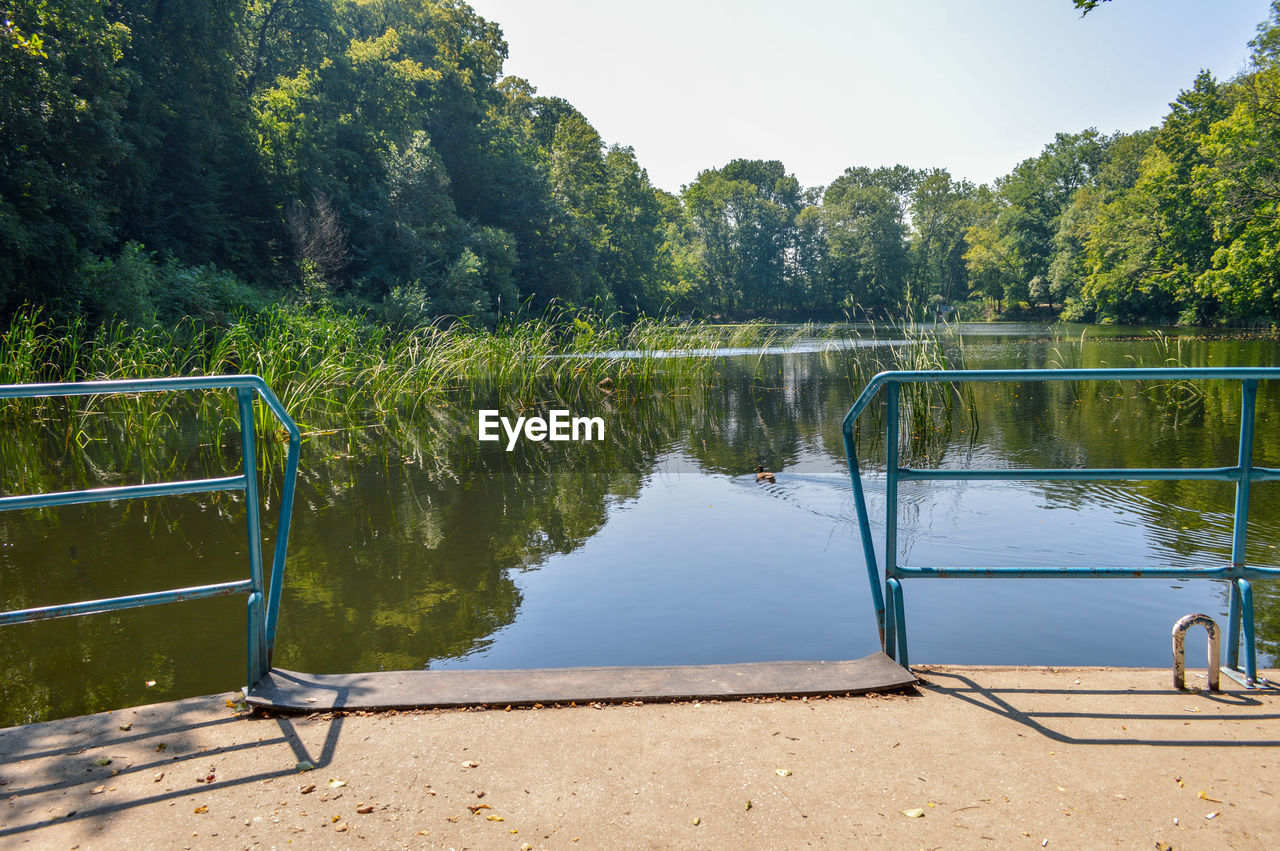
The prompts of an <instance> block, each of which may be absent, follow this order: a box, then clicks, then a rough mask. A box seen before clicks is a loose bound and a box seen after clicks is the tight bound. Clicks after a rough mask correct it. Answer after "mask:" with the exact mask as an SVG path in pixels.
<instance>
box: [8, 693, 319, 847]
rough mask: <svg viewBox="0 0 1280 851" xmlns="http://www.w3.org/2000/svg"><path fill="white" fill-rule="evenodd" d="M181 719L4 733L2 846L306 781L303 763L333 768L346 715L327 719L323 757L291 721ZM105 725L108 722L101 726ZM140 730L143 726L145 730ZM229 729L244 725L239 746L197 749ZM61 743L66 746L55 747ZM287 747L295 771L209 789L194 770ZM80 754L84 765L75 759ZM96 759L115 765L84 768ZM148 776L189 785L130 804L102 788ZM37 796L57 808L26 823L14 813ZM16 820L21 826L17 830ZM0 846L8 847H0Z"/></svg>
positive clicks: (98, 718) (97, 721)
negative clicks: (152, 809) (56, 829)
mask: <svg viewBox="0 0 1280 851" xmlns="http://www.w3.org/2000/svg"><path fill="white" fill-rule="evenodd" d="M184 714H186V713H183V712H181V711H179V712H176V713H173V717H171V718H168V719H166V720H165V722H164V723H161V724H159V725H158V726H156V727H149V728H148V729H146V730H143V731H141V732H134V731H132V730H130V731H122V730H120V729H119V726H118V724H117V723H116V722H117V721H119V720H120V717H121V715H122V713H115V714H114V717H113V716H112V715H95V716H87V717H84V718H78V719H63V720H61V721H55V722H49V723H47V724H38V725H33V726H31V727H15V728H10V729H8V730H3V731H0V765H3V766H4V769H3V775H0V797H3V799H4V800H5V801H6V803H7V804H8V805H9V811H8V812H4V811H0V840H3V839H4V838H6V837H14V836H20V835H22V834H26V833H29V832H31V831H35V830H39V829H41V828H42V827H46V826H49V825H51V824H55V823H62V822H67V821H80V820H86V819H97V818H110V817H117V816H119V815H121V814H125V813H128V812H129V811H130V810H133V809H136V808H138V807H143V806H146V805H148V804H154V803H157V802H163V801H171V800H175V799H179V798H187V797H191V796H193V795H198V794H204V793H208V792H211V791H215V790H219V789H225V788H229V787H236V786H244V785H247V784H251V783H261V782H263V781H265V780H271V779H275V778H281V777H298V776H301V775H302V774H303V772H302V771H300V770H299V769H298V767H297V764H298V763H303V762H309V763H311V765H312V766H313V767H314V768H313V769H312V770H315V769H320V768H323V767H325V766H327V765H329V764H330V763H331V762H332V761H333V757H334V753H335V751H336V749H337V744H338V739H339V738H340V736H341V733H342V726H343V720H342V717H341V716H336V717H333V718H332V719H331V720H329V722H328V724H327V730H326V734H325V739H324V741H323V743H322V744H321V745H320V748H319V752H318V753H312V752H311V751H310V750H308V749H307V747H306V745H305V744H304V743H303V741H302V738H301V736H299V734H298V732H297V729H296V727H295V724H294V720H293V719H291V718H287V717H274V718H262V717H253V716H249V715H247V714H244V713H241V714H237V715H233V716H228V717H226V718H219V719H216V720H195V719H192V720H191V721H189V722H184V720H183V715H184ZM207 714H208V713H207V711H205V712H203V713H202V716H203V717H204V718H206V719H207ZM104 720H105V721H106V722H107V723H103V722H104ZM135 723H136V724H137V726H142V724H141V723H138V722H135ZM73 724H78V725H79V726H73ZM228 725H242V726H243V732H239V731H236V732H239V735H237V736H235V738H237V739H239V741H237V742H235V743H233V744H227V745H221V746H217V747H209V746H204V745H201V744H199V742H198V740H197V738H196V734H197V732H199V731H209V730H212V729H217V728H222V727H227V726H228ZM260 725H271V727H272V728H274V729H273V731H272V732H274V733H275V735H261V732H262V730H261V726H260ZM225 732H232V731H230V730H228V731H225ZM69 738H78V739H79V742H73V743H66V742H67V739H69ZM59 740H61V741H62V742H63V743H62V744H57V742H58V741H59ZM282 744H284V745H288V747H289V748H290V750H291V751H292V755H293V764H289V765H288V766H287V767H283V768H281V769H279V770H276V771H263V772H258V773H255V774H249V775H244V776H239V777H235V778H233V779H227V780H223V779H214V780H212V781H209V782H205V781H204V780H202V779H200V778H201V776H202V775H204V772H203V771H201V770H199V769H196V768H195V766H196V764H197V763H198V762H200V761H208V760H210V759H211V758H215V757H217V756H218V755H221V754H228V753H234V752H237V751H246V750H256V749H260V748H269V747H272V746H278V745H282ZM121 751H124V752H126V753H128V754H134V753H138V752H139V751H141V752H142V753H144V754H146V757H144V758H143V759H136V760H129V759H128V757H124V758H117V757H113V756H111V754H112V753H113V752H115V753H119V752H121ZM82 754H83V755H85V759H83V760H79V759H74V757H76V756H79V755H82ZM93 754H102V755H103V756H101V757H99V759H110V760H111V762H110V763H109V764H108V765H103V766H99V765H97V764H96V762H95V763H91V764H90V765H89V766H88V767H86V762H88V761H89V760H90V759H91V758H92V756H93ZM33 761H34V762H37V763H39V764H38V765H35V766H33V767H32V768H33V770H32V771H30V772H25V771H22V770H21V769H22V767H23V764H24V763H28V764H29V763H31V762H33ZM15 770H16V771H15ZM184 772H185V774H184ZM15 773H16V776H17V779H15ZM148 773H155V774H156V775H157V776H156V777H155V779H154V781H153V782H155V783H160V782H162V780H163V779H164V778H168V779H169V780H170V782H171V783H172V782H174V780H175V778H177V777H180V776H184V777H187V778H190V779H188V780H186V781H178V782H177V783H176V785H174V786H173V787H172V788H168V789H165V790H164V791H160V792H156V793H155V794H151V795H142V796H131V797H128V798H127V799H125V800H121V799H120V798H113V797H108V796H105V795H103V794H101V792H102V790H101V789H99V787H102V786H105V785H107V784H111V783H120V782H122V781H127V780H130V779H132V778H134V777H136V776H142V777H145V776H146V775H147V774H148ZM204 776H208V775H204ZM95 789H98V792H95V791H94V790H95ZM35 795H40V796H45V798H48V799H53V800H56V804H55V805H54V806H52V807H47V809H48V810H49V811H50V812H49V814H48V815H44V814H41V815H40V816H38V817H36V818H34V819H30V820H26V819H23V818H22V813H21V811H20V810H19V811H18V812H16V813H15V812H14V809H15V805H18V807H21V804H22V803H23V799H24V798H29V797H30V796H35ZM42 803H43V801H42ZM15 816H16V818H15ZM12 821H21V822H22V823H20V824H13V823H11V822H12ZM6 822H9V823H6ZM0 844H3V842H2V841H0Z"/></svg>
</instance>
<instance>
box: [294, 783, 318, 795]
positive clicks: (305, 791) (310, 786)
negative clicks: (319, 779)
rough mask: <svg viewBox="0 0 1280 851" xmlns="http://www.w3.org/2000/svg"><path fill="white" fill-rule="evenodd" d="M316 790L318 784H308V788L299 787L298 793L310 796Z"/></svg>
mask: <svg viewBox="0 0 1280 851" xmlns="http://www.w3.org/2000/svg"><path fill="white" fill-rule="evenodd" d="M315 790H316V784H314V783H308V784H307V785H306V786H302V787H299V789H298V792H299V793H301V794H303V795H310V794H311V793H312V792H314V791H315Z"/></svg>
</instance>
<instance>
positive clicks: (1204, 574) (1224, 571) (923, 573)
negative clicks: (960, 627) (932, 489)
mask: <svg viewBox="0 0 1280 851" xmlns="http://www.w3.org/2000/svg"><path fill="white" fill-rule="evenodd" d="M1234 572H1235V571H1234V568H1233V567H1231V566H1230V564H1224V566H1222V567H1160V566H1156V567H1079V566H1070V567H920V566H918V564H910V566H906V564H899V566H896V567H895V568H893V573H892V575H893V576H896V577H899V578H902V577H908V576H910V577H923V578H928V577H933V578H956V577H970V578H995V580H1002V578H1023V577H1025V578H1042V580H1070V578H1097V577H1105V578H1139V580H1140V578H1170V580H1172V578H1183V580H1192V578H1199V580H1202V578H1211V580H1215V578H1222V580H1225V578H1231V577H1233V575H1234Z"/></svg>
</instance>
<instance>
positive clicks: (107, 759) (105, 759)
mask: <svg viewBox="0 0 1280 851" xmlns="http://www.w3.org/2000/svg"><path fill="white" fill-rule="evenodd" d="M93 764H94V765H110V764H111V759H110V757H105V756H102V757H98V758H97V759H95V760H94V761H93Z"/></svg>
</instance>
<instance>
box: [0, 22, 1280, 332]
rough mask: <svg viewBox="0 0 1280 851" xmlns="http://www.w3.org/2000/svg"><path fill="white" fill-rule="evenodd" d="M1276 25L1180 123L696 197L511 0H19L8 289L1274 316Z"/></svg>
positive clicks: (5, 215) (59, 302) (198, 307)
mask: <svg viewBox="0 0 1280 851" xmlns="http://www.w3.org/2000/svg"><path fill="white" fill-rule="evenodd" d="M1077 5H1079V2H1078V1H1077ZM1098 14H1103V13H1102V12H1099V13H1098ZM1251 47H1252V59H1251V64H1250V67H1249V69H1248V70H1247V71H1246V72H1245V73H1243V74H1241V75H1240V76H1238V77H1237V78H1235V79H1232V80H1228V81H1221V80H1216V79H1214V78H1213V77H1212V76H1211V75H1210V74H1209V73H1207V72H1202V73H1201V74H1200V75H1199V76H1198V77H1196V79H1195V80H1194V81H1191V84H1190V87H1189V88H1188V89H1187V90H1185V91H1183V92H1181V93H1180V94H1178V95H1177V97H1176V99H1175V100H1174V101H1173V103H1172V104H1171V105H1170V111H1169V113H1168V115H1167V116H1166V117H1165V119H1164V121H1163V123H1161V124H1160V125H1159V126H1158V127H1154V128H1151V129H1148V130H1144V131H1140V132H1136V133H1131V134H1125V133H1117V134H1115V135H1111V136H1108V135H1105V134H1103V133H1099V132H1097V131H1096V130H1093V129H1086V130H1084V131H1082V132H1072V133H1060V134H1058V135H1057V136H1056V137H1055V138H1054V139H1052V140H1050V141H1048V144H1046V146H1045V147H1044V149H1043V151H1042V152H1041V153H1040V154H1039V155H1038V156H1036V157H1033V158H1031V159H1028V160H1026V161H1024V162H1022V163H1019V164H1017V165H1016V166H1015V167H1014V168H1013V170H1012V171H1011V172H1010V173H1009V174H1008V175H1006V176H1004V177H1002V178H1000V179H998V180H997V181H995V182H994V184H992V185H986V186H975V185H973V184H971V183H969V182H967V181H964V180H957V179H955V178H953V177H952V176H951V175H950V174H949V173H948V172H947V171H946V170H945V169H943V168H930V169H914V168H908V167H906V166H902V165H896V166H892V167H874V168H873V167H863V166H855V167H851V168H848V169H847V170H846V171H845V172H844V174H842V175H840V176H838V177H837V178H836V179H835V180H834V181H833V182H832V183H831V184H830V185H829V186H825V187H804V186H801V185H800V184H799V182H798V181H797V180H796V178H795V177H794V176H793V175H791V174H789V173H788V172H787V169H786V167H785V166H784V165H783V164H782V163H781V162H777V161H759V160H734V161H732V162H729V163H727V164H725V165H722V166H720V167H717V168H710V169H707V170H705V171H702V172H701V173H699V174H698V176H697V178H696V179H695V180H694V181H693V182H692V183H690V184H689V185H687V186H685V187H683V189H682V191H681V193H680V194H679V195H678V196H677V195H673V194H670V193H668V192H665V191H662V190H660V189H658V188H656V187H654V186H653V185H652V184H651V183H650V181H649V179H648V176H647V174H646V172H645V170H644V168H643V166H642V164H641V163H639V162H638V161H637V159H636V156H635V153H634V151H633V150H632V149H631V148H628V147H625V146H622V145H606V144H605V142H604V140H603V139H602V138H601V137H600V135H599V133H598V132H596V130H595V129H594V128H593V127H592V126H591V123H590V121H589V120H588V118H587V116H584V115H583V114H581V113H580V112H579V111H578V110H577V109H575V108H574V107H573V105H572V104H570V103H568V102H567V101H565V100H563V99H561V98H557V97H552V96H545V95H540V94H539V93H538V91H537V89H536V88H535V87H534V85H533V84H532V83H530V82H528V81H525V80H522V79H519V78H515V77H504V76H503V75H502V66H503V61H504V58H505V56H506V49H507V48H506V44H505V42H504V41H503V37H502V32H501V29H500V27H499V25H498V24H497V23H494V22H489V21H486V20H484V19H483V18H481V17H479V16H478V15H477V14H476V13H475V12H474V11H473V10H472V9H471V8H470V7H469V6H468V5H467V4H466V3H465V2H461V0H359V2H355V0H188V2H184V3H182V4H174V3H169V2H166V0H114V2H106V1H105V0H11V2H9V3H7V4H6V10H5V11H4V12H3V20H2V21H0V53H3V58H2V60H0V313H4V314H11V313H13V312H15V311H17V310H19V309H21V308H22V307H23V306H24V305H35V306H38V307H40V308H41V309H42V310H45V311H47V312H48V313H49V314H51V315H53V316H58V317H81V318H83V319H85V320H86V321H88V322H90V323H99V322H103V321H106V320H107V319H110V318H111V317H118V318H123V319H126V320H128V321H131V322H135V323H137V322H143V321H148V320H150V319H151V318H153V317H154V318H158V319H160V320H161V321H167V322H172V321H174V320H176V319H178V318H180V317H183V316H195V317H199V318H203V319H205V320H206V321H212V322H218V321H221V320H222V319H223V318H225V317H227V316H230V315H231V314H232V313H233V312H234V311H236V310H237V309H241V308H249V309H254V308H257V307H262V306H265V305H268V304H270V303H273V302H278V301H281V300H288V299H294V300H297V299H302V300H307V301H313V302H326V303H330V304H333V305H336V306H337V307H339V308H342V309H347V310H354V311H359V312H363V313H366V314H368V315H369V316H371V317H372V318H374V319H376V320H377V321H379V322H380V323H384V324H387V325H391V326H405V325H413V324H419V323H422V322H425V321H430V320H431V319H433V318H435V317H441V316H453V317H466V318H467V319H468V321H469V322H471V323H473V324H492V323H494V322H495V321H497V320H498V319H499V318H500V317H503V316H511V315H514V314H518V313H521V312H525V313H527V312H532V311H537V310H540V309H541V308H543V307H545V306H546V305H548V304H551V303H553V302H558V303H562V304H569V305H582V306H589V307H591V308H593V309H598V310H599V311H601V312H602V313H610V312H614V311H620V312H621V313H623V314H625V315H639V314H641V313H644V314H650V315H653V314H659V313H664V312H665V313H678V314H680V315H684V316H691V315H697V316H708V317H742V316H766V317H778V318H782V317H788V318H790V317H799V316H813V317H824V316H841V315H855V316H857V315H894V316H899V315H902V314H903V313H913V314H917V315H918V314H923V313H925V312H931V313H932V312H938V311H941V310H943V309H944V308H947V307H962V308H963V310H965V311H967V312H968V314H969V315H975V314H977V313H978V312H985V313H986V314H987V315H994V316H1018V315H1025V314H1026V313H1027V312H1029V311H1032V312H1039V313H1041V314H1045V315H1050V314H1051V315H1061V316H1062V317H1063V318H1066V319H1073V320H1093V321H1117V322H1128V321H1141V322H1180V323H1188V324H1211V323H1252V322H1269V321H1273V320H1276V319H1280V272H1278V271H1277V269H1280V263H1278V262H1277V261H1280V0H1278V2H1277V3H1276V4H1274V5H1273V7H1272V16H1271V19H1270V20H1268V21H1266V22H1264V23H1263V24H1262V25H1260V26H1259V30H1258V36H1257V38H1256V39H1255V40H1254V41H1253V42H1251ZM938 155H939V157H940V158H942V157H944V156H945V151H939V154H938Z"/></svg>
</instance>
